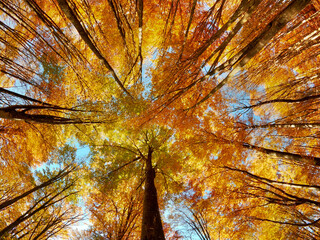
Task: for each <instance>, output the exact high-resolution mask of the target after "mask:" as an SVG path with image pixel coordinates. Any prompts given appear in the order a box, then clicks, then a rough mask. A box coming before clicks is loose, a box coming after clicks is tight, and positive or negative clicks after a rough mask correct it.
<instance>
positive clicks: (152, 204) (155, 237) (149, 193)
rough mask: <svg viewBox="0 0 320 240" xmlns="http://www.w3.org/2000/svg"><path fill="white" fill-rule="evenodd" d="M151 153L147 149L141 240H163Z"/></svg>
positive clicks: (150, 150) (150, 149)
mask: <svg viewBox="0 0 320 240" xmlns="http://www.w3.org/2000/svg"><path fill="white" fill-rule="evenodd" d="M152 151H153V150H152V148H151V147H149V151H148V157H147V159H146V180H145V190H144V200H143V216H142V230H141V240H165V237H164V232H163V228H162V223H161V217H160V211H159V205H158V199H157V189H156V187H155V185H154V179H155V176H156V174H155V170H154V168H153V167H152Z"/></svg>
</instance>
